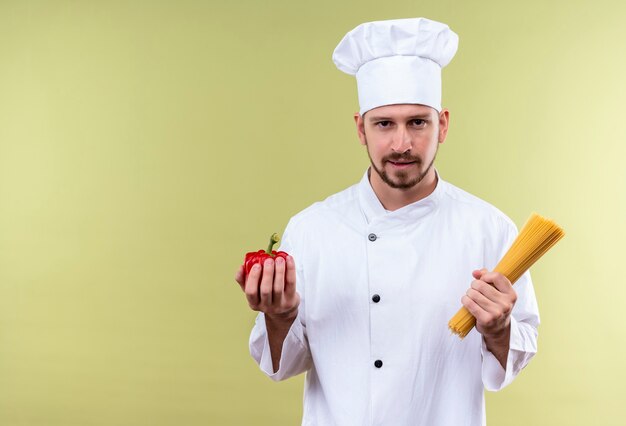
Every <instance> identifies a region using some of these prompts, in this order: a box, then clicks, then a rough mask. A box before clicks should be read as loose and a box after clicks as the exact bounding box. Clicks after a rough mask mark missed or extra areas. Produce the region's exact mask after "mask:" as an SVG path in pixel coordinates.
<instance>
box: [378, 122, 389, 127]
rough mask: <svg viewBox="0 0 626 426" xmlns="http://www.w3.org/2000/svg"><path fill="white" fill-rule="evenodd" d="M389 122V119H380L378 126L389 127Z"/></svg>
mask: <svg viewBox="0 0 626 426" xmlns="http://www.w3.org/2000/svg"><path fill="white" fill-rule="evenodd" d="M389 124H390V122H389V121H379V122H378V123H376V125H377V126H378V127H389Z"/></svg>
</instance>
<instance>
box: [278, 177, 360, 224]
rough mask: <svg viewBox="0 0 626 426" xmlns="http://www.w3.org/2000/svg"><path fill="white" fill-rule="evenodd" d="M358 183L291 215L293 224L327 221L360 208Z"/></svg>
mask: <svg viewBox="0 0 626 426" xmlns="http://www.w3.org/2000/svg"><path fill="white" fill-rule="evenodd" d="M358 197H359V195H358V183H357V184H354V185H352V186H349V187H348V188H346V189H344V190H342V191H339V192H337V193H335V194H332V195H330V196H328V197H326V199H324V200H321V201H317V202H315V203H313V204H311V205H310V206H308V207H307V208H305V209H304V210H301V211H300V212H298V213H297V214H295V215H294V216H292V217H291V219H290V222H291V223H292V225H293V226H296V225H299V224H303V223H311V222H316V221H326V220H329V219H331V218H333V217H341V216H345V215H349V214H350V213H354V212H356V211H357V210H358Z"/></svg>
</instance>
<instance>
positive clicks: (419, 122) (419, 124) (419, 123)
mask: <svg viewBox="0 0 626 426" xmlns="http://www.w3.org/2000/svg"><path fill="white" fill-rule="evenodd" d="M413 124H415V125H416V126H422V125H424V124H426V120H422V119H421V118H418V119H415V120H413Z"/></svg>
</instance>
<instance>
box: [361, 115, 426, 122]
mask: <svg viewBox="0 0 626 426" xmlns="http://www.w3.org/2000/svg"><path fill="white" fill-rule="evenodd" d="M429 118H430V114H417V115H412V116H410V117H407V119H408V120H415V119H420V120H427V119H429ZM368 120H369V121H370V122H372V121H392V120H393V118H391V117H384V116H381V115H374V116H371V117H368Z"/></svg>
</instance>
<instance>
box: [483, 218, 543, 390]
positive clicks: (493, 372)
mask: <svg viewBox="0 0 626 426" xmlns="http://www.w3.org/2000/svg"><path fill="white" fill-rule="evenodd" d="M517 233H518V231H517V228H516V227H515V224H513V222H511V221H508V222H507V223H505V224H504V232H503V238H502V244H501V246H500V250H499V252H500V258H499V259H498V261H499V260H500V259H501V258H502V257H503V256H504V254H505V253H506V252H507V250H508V249H509V247H510V246H511V245H512V244H513V241H514V240H515V238H516V237H517ZM513 288H514V289H515V292H516V293H517V302H516V303H515V306H514V307H513V311H512V312H511V338H510V341H509V354H508V356H507V362H506V370H505V369H503V368H502V366H501V365H500V363H499V362H498V360H497V359H496V357H495V356H494V355H493V354H492V353H491V352H489V350H488V349H487V346H486V344H485V340H484V339H482V356H483V363H482V380H483V384H484V386H485V389H487V390H489V391H498V390H500V389H502V388H504V387H505V386H507V385H508V384H509V383H511V382H512V381H513V379H515V377H516V376H517V375H518V374H519V373H520V371H522V369H523V368H524V367H526V365H527V364H528V363H529V362H530V360H531V358H532V357H533V356H534V355H535V354H536V353H537V336H538V332H537V327H538V326H539V309H538V307H537V299H536V298H535V291H534V289H533V284H532V280H531V277H530V271H526V272H525V273H524V274H523V275H522V276H521V277H520V278H519V279H518V280H517V282H516V283H515V284H514V287H513Z"/></svg>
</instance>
